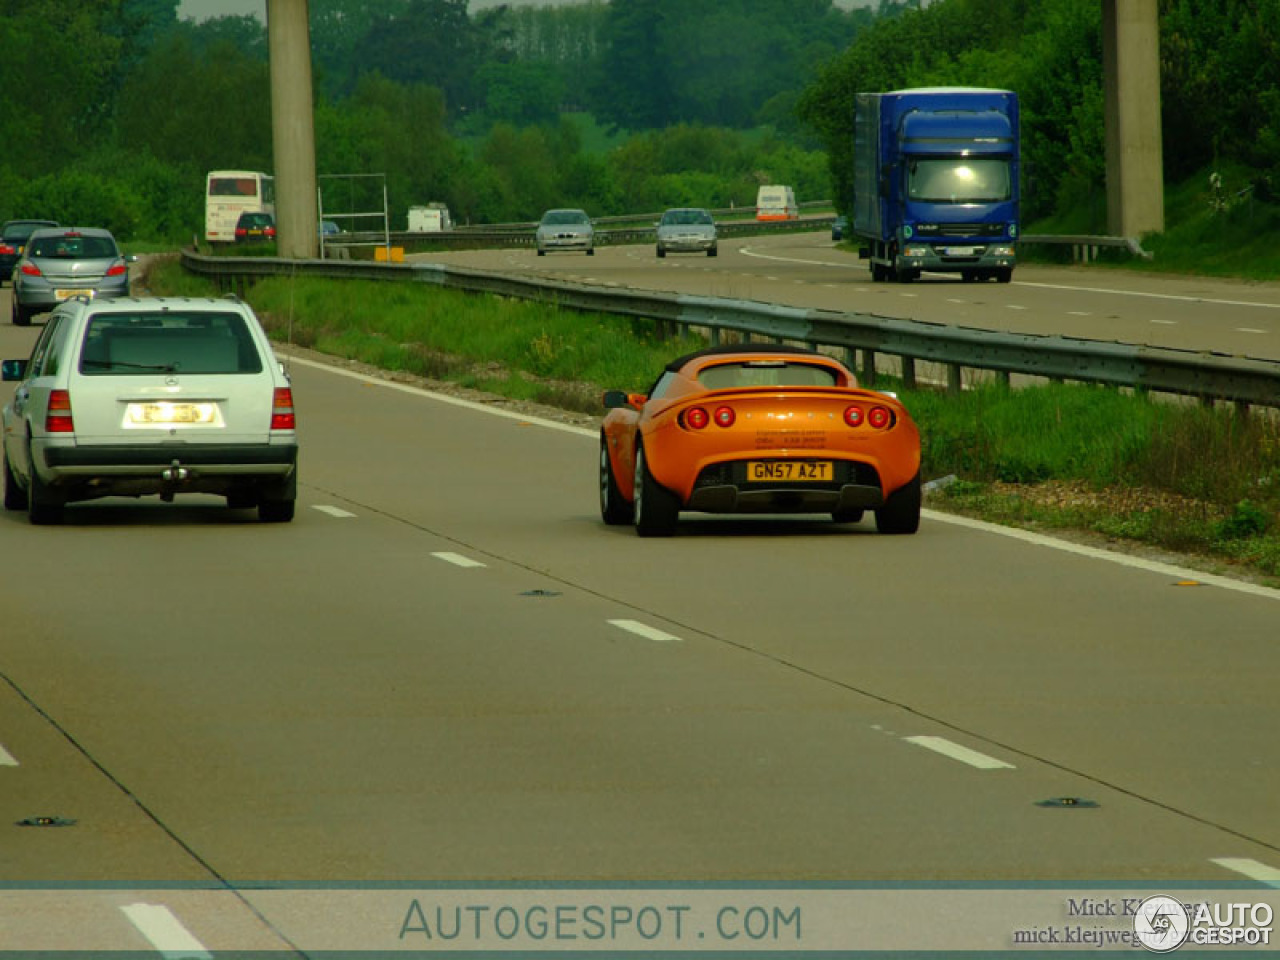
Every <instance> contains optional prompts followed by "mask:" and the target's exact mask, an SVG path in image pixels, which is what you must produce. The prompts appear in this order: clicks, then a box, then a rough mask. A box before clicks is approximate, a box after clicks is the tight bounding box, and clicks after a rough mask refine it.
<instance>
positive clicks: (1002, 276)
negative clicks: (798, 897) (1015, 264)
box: [996, 267, 1013, 283]
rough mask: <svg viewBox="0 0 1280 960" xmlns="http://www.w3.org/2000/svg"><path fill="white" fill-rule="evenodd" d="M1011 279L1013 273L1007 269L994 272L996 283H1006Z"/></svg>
mask: <svg viewBox="0 0 1280 960" xmlns="http://www.w3.org/2000/svg"><path fill="white" fill-rule="evenodd" d="M1012 279H1013V271H1012V270H1011V269H1009V268H1008V267H1004V268H1003V269H1000V270H997V271H996V283H1008V282H1009V281H1010V280H1012Z"/></svg>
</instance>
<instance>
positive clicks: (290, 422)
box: [271, 387, 297, 430]
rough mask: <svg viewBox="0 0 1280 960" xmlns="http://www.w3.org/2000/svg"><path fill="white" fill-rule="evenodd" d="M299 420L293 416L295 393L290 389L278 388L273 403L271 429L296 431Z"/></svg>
mask: <svg viewBox="0 0 1280 960" xmlns="http://www.w3.org/2000/svg"><path fill="white" fill-rule="evenodd" d="M296 428H297V419H296V418H295V417H294V415H293V391H292V390H291V389H290V388H289V387H276V392H275V396H274V397H273V399H272V401H271V429H272V430H294V429H296Z"/></svg>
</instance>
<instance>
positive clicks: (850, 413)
mask: <svg viewBox="0 0 1280 960" xmlns="http://www.w3.org/2000/svg"><path fill="white" fill-rule="evenodd" d="M844 422H845V423H847V424H848V425H849V426H851V427H856V426H859V425H860V424H861V423H862V408H861V407H847V408H845V411H844Z"/></svg>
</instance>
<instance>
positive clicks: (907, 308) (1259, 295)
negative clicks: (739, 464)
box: [410, 233, 1280, 360]
mask: <svg viewBox="0 0 1280 960" xmlns="http://www.w3.org/2000/svg"><path fill="white" fill-rule="evenodd" d="M410 259H414V260H430V261H436V262H442V263H448V264H455V265H459V266H468V267H475V268H477V269H487V270H494V271H516V272H523V273H533V274H537V275H541V276H548V277H554V278H557V279H561V280H577V281H582V282H588V283H600V284H613V285H618V286H622V287H638V288H643V289H653V290H666V291H672V292H677V293H691V294H701V295H706V296H716V297H728V298H733V299H742V300H760V301H764V302H767V303H785V304H788V305H791V306H798V307H808V308H819V309H826V310H840V311H846V312H851V313H868V314H875V315H878V316H886V317H897V318H902V319H911V320H923V321H928V322H931V323H947V324H955V325H960V326H968V327H979V328H984V329H989V330H1010V331H1016V332H1021V333H1035V334H1046V335H1059V336H1064V337H1081V338H1085V339H1091V340H1106V341H1120V342H1123V343H1141V344H1151V345H1155V346H1163V347H1175V348H1178V349H1183V350H1215V351H1219V352H1222V353H1229V354H1237V355H1240V356H1248V357H1259V358H1265V359H1272V360H1275V359H1280V283H1246V282H1243V281H1237V280H1231V279H1210V278H1202V277H1170V276H1156V275H1146V274H1139V273H1133V272H1126V271H1120V270H1109V269H1105V268H1099V267H1088V268H1085V267H1078V268H1072V267H1037V266H1021V267H1018V268H1017V270H1015V272H1014V280H1013V282H1012V283H1009V284H997V283H972V284H971V283H964V282H963V281H962V280H961V279H960V278H959V277H958V276H954V275H950V274H926V275H925V276H924V277H923V278H922V279H921V280H920V281H918V282H916V283H909V284H899V283H872V282H871V276H870V271H869V270H868V269H867V265H866V261H860V260H858V258H857V256H856V255H854V254H852V253H850V252H849V251H847V250H842V249H839V248H837V247H836V246H835V245H834V244H833V243H832V242H831V241H830V239H829V234H827V233H796V234H776V235H772V236H759V237H750V238H744V239H733V240H722V241H721V242H720V255H719V256H718V257H715V258H710V257H706V256H703V255H701V254H671V255H669V256H667V257H665V258H663V259H661V260H659V259H658V258H657V257H656V256H655V255H654V250H653V247H652V246H636V245H627V246H616V247H615V246H606V247H599V248H597V250H596V254H595V256H593V257H587V256H585V255H583V254H580V253H563V254H548V255H547V256H545V257H539V256H537V254H536V253H535V252H534V251H533V250H532V249H525V248H519V247H517V248H510V249H505V250H470V251H458V252H449V253H430V254H419V255H415V256H412V257H411V258H410Z"/></svg>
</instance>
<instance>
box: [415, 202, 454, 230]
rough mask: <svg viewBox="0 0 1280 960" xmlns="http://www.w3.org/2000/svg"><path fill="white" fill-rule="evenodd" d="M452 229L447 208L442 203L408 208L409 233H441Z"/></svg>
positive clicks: (451, 221)
mask: <svg viewBox="0 0 1280 960" xmlns="http://www.w3.org/2000/svg"><path fill="white" fill-rule="evenodd" d="M452 229H453V220H452V218H450V216H449V208H448V207H446V206H445V205H444V204H443V203H430V204H427V205H426V206H425V207H410V208H409V232H410V233H443V232H446V231H449V230H452Z"/></svg>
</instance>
